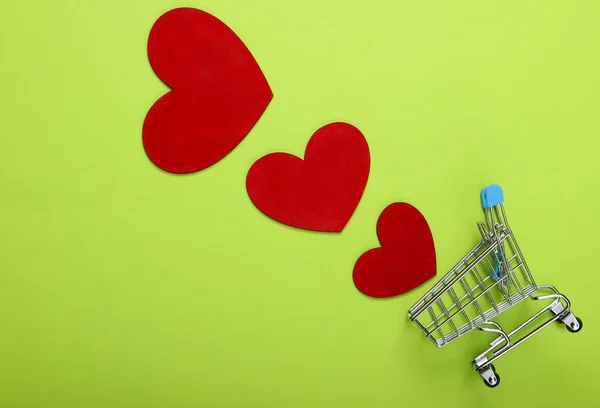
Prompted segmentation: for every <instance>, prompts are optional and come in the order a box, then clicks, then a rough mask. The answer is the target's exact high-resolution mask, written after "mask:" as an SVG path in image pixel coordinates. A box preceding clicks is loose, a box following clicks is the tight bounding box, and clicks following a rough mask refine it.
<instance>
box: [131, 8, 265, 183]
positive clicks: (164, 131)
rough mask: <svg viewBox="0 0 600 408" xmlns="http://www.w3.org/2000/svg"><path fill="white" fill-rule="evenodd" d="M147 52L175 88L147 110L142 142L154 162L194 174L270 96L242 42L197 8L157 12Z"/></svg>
mask: <svg viewBox="0 0 600 408" xmlns="http://www.w3.org/2000/svg"><path fill="white" fill-rule="evenodd" d="M148 58H149V59H150V64H151V65H152V68H153V69H154V72H155V73H156V75H158V77H159V78H160V79H161V80H162V81H163V82H164V83H165V84H167V85H168V86H169V87H170V88H172V90H171V91H170V92H168V93H167V94H166V95H164V96H163V97H161V98H160V99H159V100H158V101H156V103H155V104H154V105H153V106H152V108H150V110H149V111H148V114H147V115H146V119H145V121H144V127H143V131H142V133H143V142H144V148H145V150H146V154H147V155H148V157H149V158H150V160H152V162H153V163H154V164H156V165H157V166H158V167H160V168H161V169H163V170H166V171H169V172H171V173H192V172H195V171H199V170H202V169H204V168H206V167H208V166H211V165H212V164H214V163H216V162H218V161H219V160H221V159H222V158H223V157H225V156H226V155H227V154H228V153H229V152H231V151H232V150H233V149H234V148H235V147H236V146H237V145H238V144H239V143H240V142H241V141H242V140H243V139H244V138H245V137H246V135H247V134H248V133H249V132H250V130H251V129H252V128H253V127H254V125H255V124H256V122H257V121H258V119H260V117H261V116H262V114H263V112H264V111H265V109H266V108H267V106H268V105H269V103H270V101H271V99H272V98H273V93H272V92H271V88H270V87H269V84H268V83H267V80H266V78H265V76H264V75H263V73H262V71H261V70H260V67H259V66H258V64H257V62H256V60H255V59H254V57H253V56H252V54H251V53H250V51H249V50H248V48H246V46H245V45H244V43H243V42H242V40H240V38H239V37H238V36H237V35H236V34H235V33H234V32H233V31H232V30H231V29H230V28H229V27H227V25H225V24H224V23H223V22H222V21H221V20H219V19H217V18H216V17H214V16H212V15H210V14H208V13H206V12H204V11H201V10H198V9H193V8H177V9H174V10H171V11H168V12H167V13H165V14H164V15H162V16H161V17H160V18H159V19H158V20H157V21H156V23H155V24H154V26H153V27H152V30H151V31H150V36H149V38H148Z"/></svg>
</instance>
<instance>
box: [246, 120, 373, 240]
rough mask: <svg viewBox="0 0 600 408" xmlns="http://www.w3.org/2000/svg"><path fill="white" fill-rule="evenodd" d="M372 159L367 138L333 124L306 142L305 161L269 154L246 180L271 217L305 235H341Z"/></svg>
mask: <svg viewBox="0 0 600 408" xmlns="http://www.w3.org/2000/svg"><path fill="white" fill-rule="evenodd" d="M370 165H371V158H370V154H369V145H368V144H367V141H366V139H365V137H364V136H363V134H362V133H361V132H360V130H358V129H357V128H355V127H354V126H352V125H350V124H348V123H341V122H336V123H331V124H329V125H326V126H324V127H322V128H321V129H319V130H318V131H317V132H316V133H315V134H314V135H313V136H312V137H311V138H310V141H309V142H308V145H307V146H306V153H305V155H304V160H302V159H300V158H299V157H296V156H293V155H291V154H288V153H271V154H268V155H266V156H264V157H262V158H260V159H259V160H258V161H256V162H255V163H254V164H253V165H252V167H251V168H250V170H249V171H248V176H247V178H246V188H247V190H248V195H249V196H250V199H251V200H252V202H253V203H254V205H256V207H258V209H259V210H260V211H262V212H263V213H264V214H265V215H267V216H268V217H271V218H273V219H274V220H277V221H279V222H281V223H283V224H287V225H290V226H292V227H296V228H302V229H306V230H313V231H321V232H340V231H342V230H343V229H344V227H345V226H346V224H347V223H348V221H349V220H350V217H352V214H353V213H354V210H355V209H356V206H357V205H358V203H359V201H360V199H361V197H362V194H363V192H364V190H365V186H366V184H367V179H368V178H369V169H370Z"/></svg>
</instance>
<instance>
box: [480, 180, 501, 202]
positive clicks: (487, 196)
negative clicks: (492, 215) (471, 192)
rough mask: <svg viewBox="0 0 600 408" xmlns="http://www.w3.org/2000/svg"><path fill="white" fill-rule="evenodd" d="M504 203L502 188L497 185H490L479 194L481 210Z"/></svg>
mask: <svg viewBox="0 0 600 408" xmlns="http://www.w3.org/2000/svg"><path fill="white" fill-rule="evenodd" d="M503 202H504V193H503V192H502V187H500V186H499V185H498V184H492V185H491V186H489V187H486V188H484V189H483V191H482V192H481V205H482V206H483V208H491V207H493V206H495V205H498V204H502V203H503Z"/></svg>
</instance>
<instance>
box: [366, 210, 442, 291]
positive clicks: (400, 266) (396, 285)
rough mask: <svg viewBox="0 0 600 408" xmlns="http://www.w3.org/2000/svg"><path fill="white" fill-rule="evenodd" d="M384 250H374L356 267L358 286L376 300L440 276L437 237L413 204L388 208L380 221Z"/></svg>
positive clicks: (379, 231)
mask: <svg viewBox="0 0 600 408" xmlns="http://www.w3.org/2000/svg"><path fill="white" fill-rule="evenodd" d="M377 236H378V237H379V242H380V243H381V247H380V248H373V249H370V250H368V251H367V252H365V253H364V254H362V255H361V256H360V258H358V261H356V264H355V265H354V284H355V285H356V287H357V288H358V289H359V290H360V291H361V292H362V293H364V294H365V295H368V296H371V297H375V298H387V297H392V296H398V295H401V294H403V293H405V292H408V291H409V290H412V289H414V288H416V287H417V286H420V285H422V284H423V283H425V282H427V281H428V280H429V279H431V278H433V277H434V276H435V274H436V257H435V245H434V242H433V236H432V235H431V230H430V229H429V225H428V224H427V221H426V220H425V217H423V215H422V214H421V213H420V212H419V210H417V209H416V208H415V207H413V206H412V205H410V204H407V203H393V204H390V205H389V206H387V208H386V209H385V210H383V212H382V213H381V215H380V216H379V220H378V221H377Z"/></svg>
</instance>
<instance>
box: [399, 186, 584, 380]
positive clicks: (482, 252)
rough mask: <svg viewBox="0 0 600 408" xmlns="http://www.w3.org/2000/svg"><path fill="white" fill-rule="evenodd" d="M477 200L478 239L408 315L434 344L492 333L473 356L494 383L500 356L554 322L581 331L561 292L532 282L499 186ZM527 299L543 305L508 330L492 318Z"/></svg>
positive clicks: (482, 374)
mask: <svg viewBox="0 0 600 408" xmlns="http://www.w3.org/2000/svg"><path fill="white" fill-rule="evenodd" d="M481 201H482V207H483V209H484V214H485V222H479V223H478V228H479V232H480V234H481V241H480V242H479V243H478V244H477V245H475V247H474V248H473V249H472V250H471V251H469V252H468V253H467V254H466V255H465V256H464V257H463V258H462V259H461V260H460V261H459V262H458V263H457V264H456V265H455V266H454V267H453V268H452V269H451V270H450V271H449V272H448V273H447V274H446V275H445V276H444V277H443V278H442V279H441V280H440V281H439V282H438V283H437V284H436V285H434V287H433V288H432V289H431V290H429V291H428V292H427V293H426V294H425V295H424V296H423V297H422V298H421V299H420V300H419V301H418V302H417V303H416V304H415V305H414V306H413V307H411V308H410V310H409V312H408V316H409V319H410V320H411V321H413V322H414V323H415V324H416V325H417V326H418V327H419V328H420V329H421V331H422V332H423V333H424V334H425V336H427V338H429V339H430V340H431V341H432V342H433V343H434V344H435V345H436V346H437V347H443V346H445V345H447V344H449V343H450V342H452V341H454V340H456V339H457V338H459V337H461V336H463V335H465V334H466V333H468V332H470V331H471V330H473V329H478V330H480V331H483V332H487V333H493V334H496V335H497V337H496V338H495V340H494V341H492V342H491V343H490V346H489V348H488V349H487V350H486V351H484V352H483V353H481V354H480V355H479V356H477V357H475V359H474V360H473V367H474V369H475V371H477V372H478V373H479V374H480V375H481V377H482V378H483V381H484V383H485V384H486V385H487V386H489V387H496V386H497V385H498V384H499V383H500V376H499V375H498V374H497V373H496V369H495V367H494V365H493V364H492V363H494V362H495V361H496V360H498V359H499V358H500V357H502V356H503V355H504V354H506V353H508V352H509V351H511V350H512V349H514V348H515V347H517V346H518V345H520V344H521V343H523V342H524V341H526V340H528V339H529V338H531V337H532V336H533V335H535V334H537V333H539V332H540V331H541V330H542V329H544V328H546V327H548V326H549V325H550V324H551V323H553V322H560V323H563V324H565V326H566V328H567V330H568V331H570V332H578V331H579V330H581V328H582V327H583V323H582V321H581V319H579V318H578V317H575V315H574V314H573V313H572V312H571V302H570V301H569V299H568V298H567V297H566V296H565V295H563V294H562V293H560V292H559V291H558V290H557V289H556V288H555V287H554V286H551V285H541V286H539V285H537V284H536V283H535V280H534V279H533V276H532V274H531V272H530V270H529V267H528V266H527V263H526V262H525V258H524V257H523V254H522V252H521V249H520V248H519V245H518V244H517V241H516V239H515V237H514V235H513V233H512V230H511V228H510V226H509V224H508V219H507V217H506V212H505V210H504V194H503V191H502V188H501V187H500V186H498V185H491V186H489V187H486V188H485V189H483V191H482V193H481ZM525 299H531V300H534V301H536V304H538V303H541V304H543V307H542V308H541V309H540V310H539V311H538V312H536V313H534V314H533V316H531V317H529V318H528V319H527V320H525V321H524V322H523V323H521V324H520V325H519V326H517V327H516V328H515V329H514V330H512V331H511V332H508V333H507V331H505V330H504V329H503V328H502V327H501V326H500V325H499V324H498V323H497V322H494V321H493V319H494V318H495V317H497V316H499V315H501V314H502V313H504V312H506V311H507V310H508V309H510V308H511V307H513V306H515V305H516V304H518V303H520V302H521V301H523V300H525ZM444 301H446V302H449V305H448V304H447V303H445V302H444ZM426 312H427V313H426ZM542 315H546V316H545V319H544V320H543V322H542V323H538V324H537V325H534V324H532V323H533V322H534V321H535V320H538V318H541V316H542ZM460 322H462V324H460ZM523 333H524V334H523ZM517 335H519V336H517ZM515 337H519V338H518V339H516V340H515Z"/></svg>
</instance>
